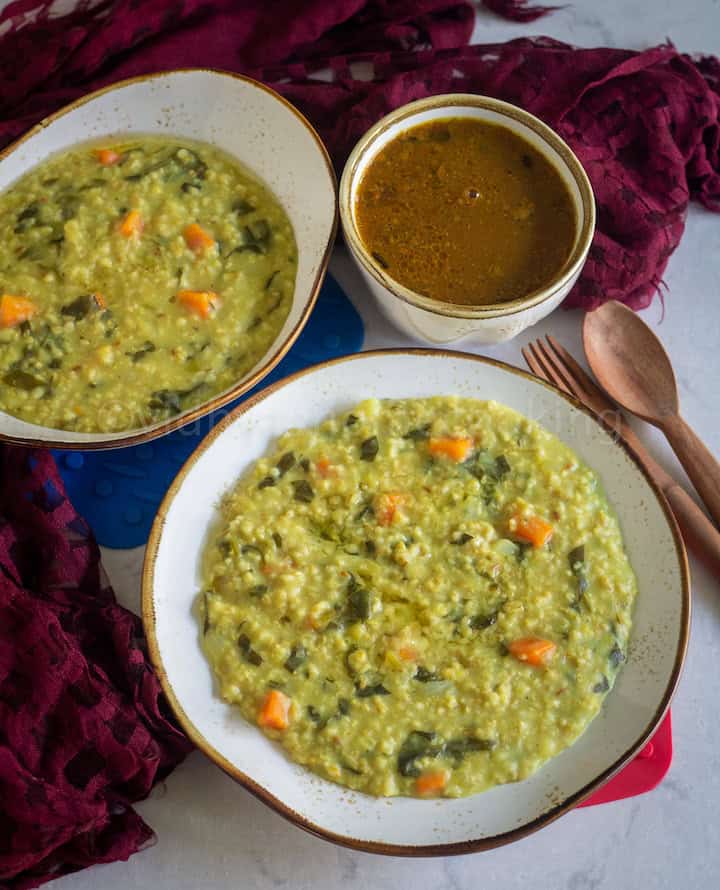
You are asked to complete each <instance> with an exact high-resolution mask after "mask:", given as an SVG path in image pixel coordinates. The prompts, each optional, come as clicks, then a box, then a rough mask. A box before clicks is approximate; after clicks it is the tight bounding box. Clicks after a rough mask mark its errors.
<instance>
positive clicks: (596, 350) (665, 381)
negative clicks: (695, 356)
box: [583, 300, 679, 425]
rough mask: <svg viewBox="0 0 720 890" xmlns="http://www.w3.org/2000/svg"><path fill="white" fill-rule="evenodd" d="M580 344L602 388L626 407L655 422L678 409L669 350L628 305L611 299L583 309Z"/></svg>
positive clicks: (650, 421)
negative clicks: (584, 310)
mask: <svg viewBox="0 0 720 890" xmlns="http://www.w3.org/2000/svg"><path fill="white" fill-rule="evenodd" d="M583 345H584V347H585V354H586V355H587V359H588V362H589V363H590V367H591V368H592V369H593V373H594V374H595V376H596V377H597V379H598V380H599V381H600V384H601V386H602V387H603V389H604V390H606V392H607V393H609V395H611V396H612V397H613V398H614V399H615V401H616V402H620V403H621V404H622V405H624V407H625V408H627V410H628V411H630V412H632V413H633V414H637V416H638V417H641V418H642V419H643V420H647V421H648V423H653V424H656V425H659V422H660V421H661V420H662V419H663V418H665V417H667V416H668V415H672V414H677V412H678V408H679V402H678V393H677V384H676V382H675V373H674V372H673V369H672V365H671V364H670V359H669V357H668V354H667V352H665V349H664V347H663V345H662V343H661V342H660V341H659V340H658V338H657V337H656V336H655V334H654V333H653V332H652V331H651V330H650V328H649V327H648V326H647V325H646V324H645V322H644V321H642V319H640V318H639V317H638V316H637V315H636V314H635V313H634V312H633V311H632V309H629V308H628V307H627V306H625V305H624V304H623V303H618V302H616V301H615V300H611V301H610V302H609V303H605V305H604V306H601V307H600V308H599V309H596V310H595V311H594V312H589V313H587V315H586V316H585V321H584V323H583Z"/></svg>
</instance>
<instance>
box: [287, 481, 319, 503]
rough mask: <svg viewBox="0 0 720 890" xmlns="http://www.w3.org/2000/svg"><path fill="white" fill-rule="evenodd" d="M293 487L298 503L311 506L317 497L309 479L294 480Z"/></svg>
mask: <svg viewBox="0 0 720 890" xmlns="http://www.w3.org/2000/svg"><path fill="white" fill-rule="evenodd" d="M292 486H293V497H294V498H295V500H296V501H301V502H302V503H304V504H309V503H310V502H311V501H312V499H313V498H314V497H315V492H314V491H313V487H312V485H310V483H309V482H308V481H307V479H294V480H293V483H292Z"/></svg>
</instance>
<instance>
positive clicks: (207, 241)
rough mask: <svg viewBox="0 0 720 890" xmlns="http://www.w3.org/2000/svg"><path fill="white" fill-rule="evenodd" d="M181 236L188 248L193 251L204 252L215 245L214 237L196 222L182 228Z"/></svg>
mask: <svg viewBox="0 0 720 890" xmlns="http://www.w3.org/2000/svg"><path fill="white" fill-rule="evenodd" d="M183 238H184V239H185V243H186V244H187V246H188V247H189V248H190V250H192V251H194V252H195V253H205V251H206V250H210V248H211V247H214V246H215V239H214V238H213V236H212V235H209V234H208V233H207V232H206V231H205V229H203V228H202V226H199V225H198V224H197V223H191V224H190V225H189V226H185V228H184V229H183Z"/></svg>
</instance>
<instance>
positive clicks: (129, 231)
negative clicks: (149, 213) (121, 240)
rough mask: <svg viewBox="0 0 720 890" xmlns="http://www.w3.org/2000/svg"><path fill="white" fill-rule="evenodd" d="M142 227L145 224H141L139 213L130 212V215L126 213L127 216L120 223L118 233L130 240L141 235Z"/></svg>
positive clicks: (135, 211)
mask: <svg viewBox="0 0 720 890" xmlns="http://www.w3.org/2000/svg"><path fill="white" fill-rule="evenodd" d="M144 227H145V223H144V222H143V218H142V216H140V211H139V210H131V211H130V213H128V215H127V216H126V217H125V219H124V220H123V221H122V222H121V223H120V226H119V227H118V231H119V232H120V234H121V235H124V236H125V237H126V238H132V237H134V236H137V237H140V235H142V230H143V228H144Z"/></svg>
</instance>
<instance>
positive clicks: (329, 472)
mask: <svg viewBox="0 0 720 890" xmlns="http://www.w3.org/2000/svg"><path fill="white" fill-rule="evenodd" d="M315 469H316V470H317V471H318V475H319V476H322V478H323V479H327V478H328V476H337V471H336V470H335V467H334V466H333V465H332V464H331V463H330V461H329V460H328V459H327V458H326V457H321V458H320V459H319V460H316V461H315Z"/></svg>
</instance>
